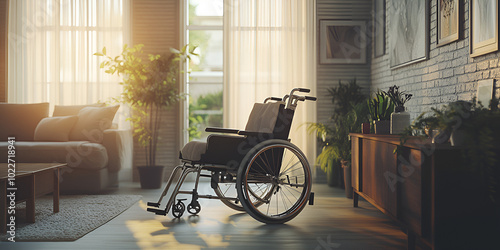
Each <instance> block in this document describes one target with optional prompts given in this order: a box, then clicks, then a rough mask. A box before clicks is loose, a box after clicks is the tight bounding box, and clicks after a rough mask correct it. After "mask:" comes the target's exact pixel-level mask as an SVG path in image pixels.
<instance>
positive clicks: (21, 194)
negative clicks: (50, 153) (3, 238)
mask: <svg viewBox="0 0 500 250" xmlns="http://www.w3.org/2000/svg"><path fill="white" fill-rule="evenodd" d="M64 166H66V164H65V163H64V164H61V163H16V164H15V169H16V176H15V186H14V187H15V188H17V190H14V189H11V188H12V186H11V185H10V183H9V180H8V172H7V169H8V164H7V163H0V189H1V190H0V232H1V233H5V232H6V231H7V230H6V226H7V223H8V222H9V221H10V220H8V218H10V216H11V215H10V214H8V212H7V211H8V207H9V206H10V205H9V203H10V197H7V195H9V194H11V192H15V202H16V203H20V202H24V201H25V202H26V220H27V221H28V222H32V223H34V222H35V197H39V196H41V195H45V194H49V193H53V209H54V213H57V212H59V169H60V168H62V167H64Z"/></svg>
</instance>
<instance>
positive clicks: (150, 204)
mask: <svg viewBox="0 0 500 250" xmlns="http://www.w3.org/2000/svg"><path fill="white" fill-rule="evenodd" d="M148 207H160V203H154V202H148Z"/></svg>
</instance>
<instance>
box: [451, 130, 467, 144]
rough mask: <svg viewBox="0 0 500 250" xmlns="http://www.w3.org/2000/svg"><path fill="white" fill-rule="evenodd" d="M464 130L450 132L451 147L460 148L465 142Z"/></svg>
mask: <svg viewBox="0 0 500 250" xmlns="http://www.w3.org/2000/svg"><path fill="white" fill-rule="evenodd" d="M465 133H466V132H465V130H463V129H457V130H454V131H453V132H451V136H450V142H451V146H462V145H464V141H465Z"/></svg>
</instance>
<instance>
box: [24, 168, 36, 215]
mask: <svg viewBox="0 0 500 250" xmlns="http://www.w3.org/2000/svg"><path fill="white" fill-rule="evenodd" d="M29 178H31V181H29V182H28V183H29V184H28V188H27V189H28V199H27V200H26V220H27V221H28V222H31V223H34V222H35V175H34V174H32V175H30V176H29Z"/></svg>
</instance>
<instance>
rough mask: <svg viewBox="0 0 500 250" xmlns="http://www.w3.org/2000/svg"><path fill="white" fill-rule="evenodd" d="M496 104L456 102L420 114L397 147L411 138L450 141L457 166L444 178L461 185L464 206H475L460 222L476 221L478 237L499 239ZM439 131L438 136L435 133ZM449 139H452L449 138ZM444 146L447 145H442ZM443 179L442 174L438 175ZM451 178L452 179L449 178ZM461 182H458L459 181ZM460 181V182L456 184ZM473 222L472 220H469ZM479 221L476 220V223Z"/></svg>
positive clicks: (499, 148) (499, 154)
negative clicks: (490, 236)
mask: <svg viewBox="0 0 500 250" xmlns="http://www.w3.org/2000/svg"><path fill="white" fill-rule="evenodd" d="M498 104H499V100H498V99H496V98H494V99H492V100H491V102H490V105H489V107H483V106H482V105H481V104H478V103H477V102H476V100H472V101H471V102H468V101H455V102H451V103H449V104H447V105H443V106H442V107H441V108H439V109H437V108H431V112H429V113H422V114H421V115H420V116H419V117H417V118H416V119H415V121H414V122H413V123H412V125H411V126H410V127H409V128H408V129H406V131H405V133H403V137H401V144H400V146H403V145H405V143H406V142H407V140H408V139H409V138H410V137H411V136H413V135H420V136H422V137H424V136H423V135H425V134H426V135H427V136H428V137H431V138H432V137H434V138H433V140H432V141H433V142H434V143H441V144H447V143H448V138H449V139H450V142H451V146H453V147H450V148H449V150H450V152H451V151H453V150H458V152H459V153H457V154H456V155H461V157H460V156H459V160H458V163H457V164H456V165H452V166H453V167H450V168H444V169H441V170H439V171H445V170H446V171H447V172H446V176H450V179H452V178H453V179H454V180H455V182H456V183H463V186H464V187H463V188H462V190H467V191H468V192H469V193H468V196H467V198H466V197H461V198H463V200H461V201H460V202H461V203H463V204H475V203H476V207H477V210H474V209H471V210H470V211H471V213H470V214H467V215H468V216H469V215H470V216H471V217H464V218H462V220H463V221H467V220H468V221H469V222H470V221H476V220H477V221H479V223H478V224H480V225H481V227H479V228H477V231H478V232H480V234H483V233H485V234H490V233H491V232H494V233H491V234H492V235H499V233H500V130H499V129H498V128H500V109H499V107H498ZM430 131H439V132H437V136H435V134H436V132H434V133H430ZM450 135H451V137H450ZM445 146H446V145H445ZM441 175H443V174H441ZM451 176H453V177H451ZM458 178H460V179H458ZM457 180H461V181H457ZM471 218H472V219H471ZM478 218H479V219H478Z"/></svg>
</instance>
